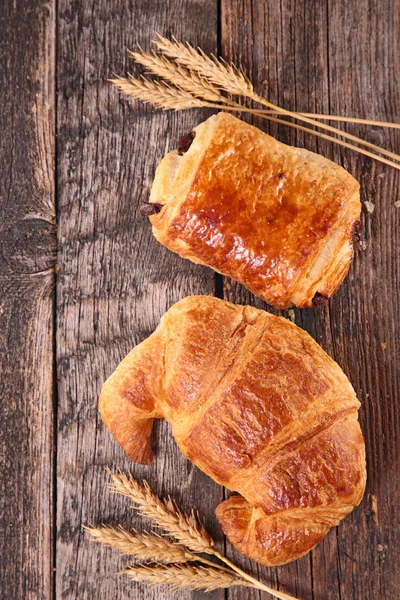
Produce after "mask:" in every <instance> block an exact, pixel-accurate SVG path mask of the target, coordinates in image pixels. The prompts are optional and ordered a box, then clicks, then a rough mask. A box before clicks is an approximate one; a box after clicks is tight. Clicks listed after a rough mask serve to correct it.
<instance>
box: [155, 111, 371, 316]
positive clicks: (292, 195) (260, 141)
mask: <svg viewBox="0 0 400 600" xmlns="http://www.w3.org/2000/svg"><path fill="white" fill-rule="evenodd" d="M195 132H196V137H195V139H194V142H193V143H192V145H191V147H190V149H189V150H188V152H187V153H186V154H185V155H184V156H178V155H177V153H176V151H173V152H170V153H169V154H167V156H166V157H165V158H164V159H163V160H162V162H161V163H160V165H159V167H158V169H157V174H156V178H155V182H154V185H153V189H152V193H151V198H150V201H151V202H156V203H161V204H163V205H164V208H163V209H162V210H161V212H160V213H159V214H157V215H153V216H151V217H150V220H151V222H152V225H153V233H154V235H155V237H156V238H157V239H158V241H159V242H161V243H162V244H164V245H165V246H167V248H169V249H170V250H172V251H174V252H177V253H178V254H180V255H181V256H183V257H184V258H188V259H190V260H192V261H193V262H196V263H201V264H204V265H208V266H210V267H212V268H213V269H215V270H216V271H218V272H221V273H223V274H225V275H229V276H230V277H232V278H233V279H236V280H237V281H240V282H241V283H243V284H244V285H246V286H247V287H248V288H249V289H250V290H251V291H252V292H254V293H255V294H256V295H257V296H260V298H263V299H264V300H265V301H267V302H269V303H270V304H273V305H275V306H278V307H280V308H285V307H287V306H289V305H290V304H295V305H296V306H300V307H301V306H312V305H313V304H312V299H313V297H314V295H315V293H317V292H318V293H319V294H322V295H324V296H327V297H329V296H330V295H331V294H333V293H334V292H335V291H336V289H337V288H338V287H339V285H340V283H341V282H342V280H343V278H344V277H345V275H346V273H347V271H348V268H349V265H350V261H351V258H352V254H353V250H352V239H351V238H352V233H353V226H354V223H355V222H356V221H357V220H358V218H359V215H360V211H361V204H360V201H359V184H358V182H357V181H356V180H355V179H354V178H353V177H352V176H351V175H350V174H349V173H347V171H345V170H344V169H342V168H341V167H339V166H338V165H336V164H335V163H333V162H331V161H329V160H328V159H326V158H323V157H322V156H319V155H317V154H314V153H312V152H309V151H307V150H303V149H300V148H293V147H290V146H286V145H285V144H281V143H280V142H278V141H276V140H275V139H274V138H272V137H270V136H269V135H267V134H265V133H263V132H261V131H260V130H258V129H257V128H255V127H252V126H250V125H248V124H246V123H244V122H242V121H240V120H239V119H236V118H235V117H233V116H232V115H228V114H225V113H219V114H218V115H216V116H213V117H211V118H210V119H208V120H207V121H205V122H204V123H202V124H201V125H199V126H198V127H197V128H196V129H195Z"/></svg>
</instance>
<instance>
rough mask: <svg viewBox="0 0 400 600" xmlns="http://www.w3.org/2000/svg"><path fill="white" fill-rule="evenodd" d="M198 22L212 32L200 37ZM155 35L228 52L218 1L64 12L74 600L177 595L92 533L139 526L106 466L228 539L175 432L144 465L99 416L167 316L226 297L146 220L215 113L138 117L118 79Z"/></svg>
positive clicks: (60, 481)
mask: <svg viewBox="0 0 400 600" xmlns="http://www.w3.org/2000/svg"><path fill="white" fill-rule="evenodd" d="M198 22H203V23H207V24H208V27H207V32H208V33H205V34H203V35H202V36H201V37H198V36H196V27H195V25H194V24H195V23H198ZM156 31H159V32H160V33H163V34H166V33H169V32H171V31H172V32H173V33H174V34H175V35H177V36H178V37H180V38H188V39H189V38H190V39H192V41H194V42H195V43H199V44H200V43H201V44H202V46H203V47H204V48H206V49H207V51H209V52H215V51H216V43H217V10H216V4H215V3H210V2H208V1H207V0H205V1H204V2H196V3H193V2H166V3H164V2H163V3H149V2H145V1H143V2H138V3H135V4H132V3H131V2H128V1H126V2H125V1H119V2H114V6H113V8H112V18H111V17H110V6H109V3H108V2H105V1H103V2H99V3H97V4H96V5H94V7H92V5H91V4H90V5H89V4H86V5H85V6H84V3H82V4H81V3H76V4H75V5H74V7H73V9H72V8H71V5H70V3H69V2H66V1H64V0H62V1H61V2H60V3H59V40H58V48H59V52H58V56H57V59H58V131H59V137H58V186H59V198H58V207H59V214H58V222H59V230H58V236H59V237H58V240H59V244H58V248H59V255H58V263H59V266H60V271H59V273H58V285H57V316H58V329H57V362H58V380H59V395H58V452H57V456H58V461H57V576H56V594H57V597H58V598H63V599H70V600H72V599H75V598H78V597H85V598H97V597H99V596H101V597H104V598H122V597H124V596H126V597H135V598H136V597H142V598H149V599H150V598H168V597H169V596H170V594H168V593H165V594H160V592H159V591H153V592H152V591H150V590H145V589H144V588H143V587H142V586H140V585H138V584H133V583H131V582H130V581H129V580H128V578H127V577H116V576H115V573H116V572H117V571H119V570H121V568H122V566H123V565H128V564H129V558H125V559H121V558H120V557H119V556H118V555H117V553H116V552H115V551H112V550H108V549H104V548H101V547H99V546H98V545H95V544H93V543H90V542H89V539H88V535H87V534H85V533H84V532H83V531H82V523H88V522H94V523H100V522H102V521H105V522H108V521H109V520H110V519H111V520H114V521H122V522H126V523H127V524H129V525H131V526H132V524H133V523H135V525H136V526H137V525H138V521H137V519H135V518H134V516H133V514H132V511H131V510H130V508H129V503H128V502H127V501H126V499H123V498H115V496H114V495H112V494H111V493H110V492H109V491H108V490H107V484H108V476H107V475H106V473H105V467H106V466H109V467H110V468H112V469H114V470H117V469H118V468H122V469H125V470H131V471H132V472H133V473H134V474H135V475H136V476H138V477H145V478H146V479H147V480H148V481H149V482H150V484H151V485H152V486H153V487H154V489H155V490H157V491H158V492H160V493H163V494H168V493H170V494H172V495H174V496H176V498H177V499H178V500H179V501H180V503H181V505H182V506H184V507H186V508H189V507H192V506H197V507H198V508H200V509H201V511H202V512H203V513H204V514H205V515H206V516H207V519H208V523H209V524H210V526H211V528H212V529H214V530H215V529H216V521H215V517H214V515H213V508H214V506H216V505H217V504H218V503H219V501H220V496H221V488H220V487H219V486H217V485H216V484H214V482H212V481H210V479H209V478H208V477H206V476H205V475H204V474H203V473H201V472H200V471H199V470H198V469H196V468H195V467H194V466H193V465H191V464H190V463H189V462H188V461H187V460H185V459H184V458H183V457H182V456H181V455H180V453H179V451H178V450H177V448H176V446H175V444H174V443H173V441H172V437H171V434H170V432H169V430H168V427H167V426H166V424H165V423H157V426H156V430H155V435H154V442H155V445H156V446H157V453H156V459H155V461H154V463H153V465H152V466H151V468H140V467H138V466H136V465H134V464H132V463H131V462H130V461H128V460H127V459H126V457H125V456H124V454H123V452H122V450H121V449H120V448H119V447H118V446H117V445H116V444H115V442H114V440H113V439H112V438H111V436H110V434H109V432H108V431H107V430H106V428H105V427H104V426H103V425H102V424H101V422H100V419H99V415H98V412H97V399H98V396H99V393H100V388H101V385H102V383H103V382H104V380H105V378H106V377H108V376H109V375H110V374H111V373H112V371H113V370H114V368H115V367H116V365H117V364H118V362H119V361H120V360H121V359H122V358H123V357H124V356H125V354H127V352H128V351H129V350H130V349H131V348H132V347H133V346H134V345H135V344H137V343H138V342H140V341H142V340H143V339H144V338H146V337H147V336H148V335H149V334H150V333H151V332H152V331H153V330H154V328H155V327H156V325H157V324H158V322H159V320H160V318H161V316H162V314H163V313H164V312H165V311H166V310H167V309H168V308H169V307H170V306H171V305H172V304H173V303H174V302H176V301H177V300H179V299H181V298H183V297H185V296H187V295H189V294H195V293H205V294H213V293H214V289H215V277H214V273H213V272H211V271H210V270H208V269H206V268H202V267H198V266H195V265H192V264H190V263H189V262H185V261H183V260H181V259H180V258H179V257H178V256H173V255H172V254H171V253H169V252H168V251H167V250H166V249H164V248H162V247H161V246H160V245H159V244H157V242H156V241H155V240H154V239H153V238H152V235H151V230H150V227H149V223H148V220H147V219H144V218H142V217H140V215H139V214H138V208H139V203H140V202H141V201H144V200H146V199H147V198H148V194H149V189H150V185H151V182H152V178H153V176H154V171H155V167H156V164H157V162H158V161H159V160H160V159H161V157H162V156H163V155H164V154H165V152H166V150H167V148H169V147H171V146H174V145H175V144H176V142H177V140H178V136H179V133H180V132H182V131H183V132H185V131H190V129H191V128H192V127H193V125H194V124H195V123H196V122H197V120H198V119H199V118H200V119H202V118H204V117H205V114H203V115H202V114H196V113H191V114H189V113H187V114H183V115H182V114H178V115H174V114H171V113H169V114H161V113H160V112H159V113H154V112H153V111H152V110H151V109H146V108H144V109H141V110H140V111H139V112H136V111H135V110H133V109H132V106H131V104H130V103H129V101H128V100H126V99H125V98H120V97H119V94H118V93H117V91H116V90H115V89H114V88H112V87H111V86H110V84H109V83H108V82H107V77H110V76H112V73H113V72H118V73H124V72H126V71H127V70H129V69H132V64H131V63H132V61H130V60H129V58H128V56H127V52H126V48H127V47H128V48H134V47H135V44H136V43H137V42H138V40H139V38H140V42H141V44H143V45H144V46H146V47H148V46H149V45H150V41H151V39H152V36H154V32H156ZM145 525H146V527H147V528H149V523H146V524H145ZM139 527H140V524H139ZM219 535H220V536H221V535H222V534H221V532H219ZM223 596H224V595H223V592H221V593H219V592H217V593H215V594H211V595H210V599H211V600H212V599H213V598H215V599H216V600H217V599H220V600H222V598H223ZM181 597H182V598H190V597H192V594H191V593H190V592H186V593H182V595H181ZM197 597H198V598H201V597H204V596H203V594H198V596H197Z"/></svg>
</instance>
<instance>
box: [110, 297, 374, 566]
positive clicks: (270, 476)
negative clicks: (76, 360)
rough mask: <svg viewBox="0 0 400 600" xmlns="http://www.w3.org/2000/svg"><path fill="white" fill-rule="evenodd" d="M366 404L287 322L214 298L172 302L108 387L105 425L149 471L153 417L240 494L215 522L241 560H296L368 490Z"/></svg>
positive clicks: (224, 506) (195, 459) (189, 453)
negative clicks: (362, 413)
mask: <svg viewBox="0 0 400 600" xmlns="http://www.w3.org/2000/svg"><path fill="white" fill-rule="evenodd" d="M358 408H359V402H358V400H357V398H356V395H355V393H354V390H353V388H352V386H351V384H350V383H349V381H348V379H347V377H346V376H345V375H344V373H343V371H342V370H341V369H340V367H339V366H338V365H337V364H336V363H335V362H334V361H333V360H332V359H331V358H330V357H329V356H328V355H327V354H325V352H324V351H323V350H322V349H321V348H320V347H319V346H318V344H317V343H316V342H314V341H313V340H312V338H311V337H310V336H309V335H308V334H307V333H305V332H304V331H302V330H301V329H299V328H298V327H296V326H295V325H293V324H292V323H290V322H289V321H288V320H286V319H284V318H281V317H275V316H273V315H271V314H269V313H267V312H264V311H261V310H257V309H255V308H252V307H250V306H234V305H232V304H230V303H228V302H225V301H223V300H219V299H217V298H213V297H208V296H192V297H188V298H185V299H184V300H182V301H180V302H178V303H177V304H175V305H174V306H173V307H172V308H170V310H169V311H168V312H167V313H166V314H165V315H164V316H163V318H162V320H161V323H160V325H159V326H158V327H157V329H156V331H155V332H154V333H153V334H152V335H151V336H150V337H149V338H147V339H146V340H145V341H144V342H142V343H141V344H139V345H138V346H136V348H134V349H133V350H132V351H131V352H130V353H129V354H128V356H127V357H126V358H125V359H124V360H123V361H122V362H121V364H120V365H119V366H118V368H117V369H116V371H115V372H114V373H113V374H112V375H111V377H110V378H109V379H108V380H107V381H106V383H105V384H104V386H103V389H102V392H101V397H100V403H99V409H100V412H101V416H102V418H103V421H104V422H105V424H106V425H107V427H108V428H109V429H110V431H111V433H112V434H113V435H114V437H115V438H116V440H117V441H118V442H119V443H120V444H121V446H122V447H123V448H124V450H125V451H126V453H127V455H128V456H129V458H131V459H132V460H134V461H137V462H139V463H143V464H149V463H150V462H151V460H152V457H153V453H152V449H151V446H150V434H151V429H152V423H153V419H160V418H164V419H166V420H167V421H168V423H169V424H170V425H171V427H172V433H173V435H174V437H175V440H176V442H177V444H178V446H179V448H180V450H181V451H182V452H183V454H184V455H185V456H187V457H188V458H189V459H190V460H191V461H192V462H193V463H195V464H196V465H197V466H198V467H199V468H200V469H201V470H202V471H204V472H205V473H207V475H209V476H210V477H212V478H213V479H214V480H215V481H216V482H218V483H219V484H221V485H224V486H226V487H228V488H229V489H231V490H234V491H236V492H239V494H240V495H239V496H232V497H231V498H229V499H228V500H225V501H224V502H222V503H221V504H220V505H219V506H218V507H217V509H216V514H217V517H218V519H219V521H220V523H221V525H222V528H223V530H224V532H225V533H226V535H227V536H228V538H229V539H230V541H231V542H232V543H233V544H234V545H235V546H236V548H238V549H239V550H240V551H241V552H242V553H243V554H246V555H247V556H250V557H251V558H253V559H255V560H257V561H258V562H260V563H263V564H266V565H279V564H283V563H286V562H289V561H291V560H294V559H296V558H299V557H300V556H302V555H303V554H305V553H306V552H308V551H309V550H311V548H313V547H314V546H315V545H316V544H317V543H318V542H319V541H320V540H321V539H322V538H323V537H324V536H325V535H326V533H327V532H328V531H329V529H330V527H332V526H334V525H337V524H338V522H339V521H340V520H341V519H342V518H343V517H345V516H346V515H347V514H348V513H350V512H351V510H352V509H353V507H354V506H356V505H357V504H358V503H359V502H360V500H361V498H362V496H363V492H364V487H365V479H366V472H365V450H364V441H363V437H362V433H361V430H360V426H359V423H358V420H357V411H358Z"/></svg>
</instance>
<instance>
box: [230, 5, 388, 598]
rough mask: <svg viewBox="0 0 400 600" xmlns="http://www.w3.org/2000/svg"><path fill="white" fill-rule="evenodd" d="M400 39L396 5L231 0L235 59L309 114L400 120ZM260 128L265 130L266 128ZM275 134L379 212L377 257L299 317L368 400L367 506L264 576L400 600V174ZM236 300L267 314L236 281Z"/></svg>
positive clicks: (378, 135)
mask: <svg viewBox="0 0 400 600" xmlns="http://www.w3.org/2000/svg"><path fill="white" fill-rule="evenodd" d="M399 34H400V29H399V7H398V4H396V3H395V2H393V1H391V0H385V1H384V2H379V3H378V2H376V1H375V0H361V1H356V0H353V1H351V2H348V1H346V2H345V1H344V0H342V1H340V2H322V1H319V2H315V3H310V2H305V1H302V2H299V1H295V0H281V2H278V3H252V2H251V1H250V0H222V53H223V55H224V57H225V58H227V59H233V60H235V61H239V62H241V63H242V64H243V65H244V67H245V69H246V71H247V72H248V73H249V74H250V76H251V77H252V80H253V81H254V83H255V84H256V88H257V90H259V91H261V92H262V93H264V94H266V95H267V96H268V97H269V98H270V99H271V100H272V101H274V102H275V101H276V102H278V104H280V105H281V106H285V107H286V108H289V109H297V110H299V111H301V110H303V111H313V112H329V111H330V112H331V113H332V114H347V115H356V116H360V117H370V118H376V119H382V120H398V117H399V115H398V106H399V100H400V97H399V90H400V86H399V77H400V70H399V54H398V51H397V41H396V40H398V37H399ZM255 122H256V123H257V125H260V120H258V121H255ZM261 125H262V124H261ZM264 127H265V125H264ZM265 129H266V130H267V127H265ZM348 130H349V131H351V132H353V131H354V132H355V133H356V134H357V133H360V134H361V133H363V135H364V136H366V137H367V138H368V139H371V140H374V142H375V143H377V142H378V143H382V145H385V146H387V147H391V148H393V149H397V150H398V149H399V148H400V136H399V135H398V134H395V133H394V132H390V133H388V132H385V130H378V129H374V128H366V127H364V128H362V127H355V126H348ZM270 131H271V133H272V134H273V135H277V136H278V137H279V139H280V140H281V141H284V142H286V143H290V144H297V145H301V146H303V145H304V146H305V147H307V148H308V149H310V150H316V151H319V152H320V153H321V154H324V155H325V156H327V157H328V158H332V159H334V160H336V162H339V163H340V164H342V165H343V166H344V167H345V168H347V169H348V170H349V171H350V172H351V173H352V174H353V175H354V176H355V177H356V178H357V179H359V180H360V182H361V186H362V200H367V199H368V200H369V201H372V202H373V203H374V204H376V211H375V213H374V214H373V215H369V214H366V213H364V214H363V222H364V224H365V227H366V231H367V238H368V240H369V246H368V249H367V251H366V252H364V253H362V254H358V255H356V257H355V260H354V263H353V265H352V267H351V270H350V274H349V276H348V278H347V279H346V281H345V283H344V284H343V285H342V287H341V289H340V291H339V292H338V293H337V294H336V296H335V298H334V299H333V300H332V301H330V303H329V306H328V307H326V308H325V309H323V310H320V311H313V310H303V311H299V310H296V311H295V319H296V323H297V324H298V325H300V326H302V327H303V328H304V329H306V330H307V331H309V332H310V333H311V335H313V337H314V338H315V339H316V340H317V341H318V342H319V343H320V344H321V345H322V347H323V348H324V349H325V350H326V351H327V352H328V353H329V354H330V355H331V356H333V357H334V358H335V359H336V360H337V361H338V363H339V364H340V365H341V366H342V367H343V369H344V370H345V372H346V373H347V375H348V376H349V378H350V379H351V381H352V383H353V385H354V387H355V389H356V392H357V394H358V396H359V398H360V400H361V402H362V408H361V412H360V420H361V425H362V428H363V432H364V435H365V441H366V446H367V457H368V484H367V491H366V494H365V498H364V500H363V502H362V504H361V506H360V507H359V508H358V509H357V510H355V511H354V512H353V513H352V515H351V516H350V517H348V518H347V519H345V521H344V522H342V524H341V525H340V526H339V527H338V528H337V529H336V530H333V531H331V532H330V534H329V535H328V536H327V538H326V539H325V540H324V542H323V543H321V544H320V545H319V546H318V547H317V548H316V549H315V550H314V551H313V552H312V553H310V554H309V555H308V556H307V557H304V558H303V559H301V560H300V561H297V562H296V563H292V564H290V565H287V566H284V567H280V568H277V569H257V568H256V565H254V566H253V569H254V571H255V572H260V574H261V576H262V577H263V578H264V579H265V580H269V581H271V582H272V583H274V582H275V583H276V584H277V585H278V586H279V587H281V588H284V589H287V590H289V591H291V592H292V593H294V594H295V595H298V596H299V597H301V598H303V599H304V600H305V599H308V598H310V599H311V598H315V599H317V598H318V599H320V598H324V600H326V599H332V600H333V599H334V598H335V599H336V598H346V600H350V599H353V600H356V599H357V600H361V599H370V600H373V599H375V598H395V597H396V598H397V597H398V596H399V594H400V579H399V577H400V574H399V569H398V565H399V563H400V524H399V518H398V515H399V511H400V481H399V477H398V468H399V456H400V419H399V409H398V402H397V398H398V397H399V386H400V373H399V369H398V361H399V358H398V353H399V348H400V327H399V322H400V301H399V294H398V286H399V283H398V282H399V272H400V256H399V250H398V244H399V242H398V231H399V226H400V211H399V210H398V209H395V208H394V206H393V204H394V202H395V201H396V200H398V198H399V176H398V173H397V172H395V171H394V170H391V169H390V168H385V167H384V166H381V165H380V164H378V163H376V162H372V161H370V160H369V159H363V158H361V157H359V156H357V155H356V154H355V153H351V152H350V151H342V150H339V149H338V148H337V147H335V148H333V147H332V146H331V145H330V144H329V143H328V142H322V143H321V142H320V143H317V142H316V140H315V138H313V137H312V136H306V137H305V136H304V135H303V134H299V133H296V132H294V131H293V130H289V129H287V130H285V129H284V128H283V127H279V128H278V127H276V126H275V125H271V128H270ZM396 232H397V234H396ZM225 297H226V298H228V299H230V300H232V301H234V302H242V303H244V302H250V303H252V304H256V305H258V306H262V303H260V302H259V301H258V300H256V299H254V298H253V297H252V296H251V295H250V294H249V293H248V292H247V291H245V290H244V289H243V288H241V287H240V286H239V285H237V284H232V283H231V282H230V281H226V283H225ZM267 308H270V307H267ZM273 312H277V311H273ZM283 314H285V313H283ZM286 315H287V313H286ZM233 554H235V553H233ZM256 596H257V594H254V597H256ZM229 597H230V598H240V597H241V596H240V591H236V590H235V591H231V592H230V593H229ZM249 597H252V596H249Z"/></svg>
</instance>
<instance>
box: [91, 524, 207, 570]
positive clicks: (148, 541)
mask: <svg viewBox="0 0 400 600" xmlns="http://www.w3.org/2000/svg"><path fill="white" fill-rule="evenodd" d="M85 530H86V531H87V532H88V533H90V535H92V536H93V537H94V539H95V540H96V541H97V542H101V543H102V544H105V545H106V546H111V547H112V548H116V549H117V550H119V551H120V552H121V554H129V555H131V556H135V558H136V559H137V560H139V561H147V560H151V561H154V562H159V563H165V564H168V563H185V562H188V561H189V560H196V557H195V555H194V554H193V553H192V552H189V551H188V550H187V549H186V548H184V547H183V546H180V545H179V544H176V543H174V542H171V541H170V540H168V539H167V538H165V537H161V536H158V535H154V534H149V533H137V532H135V533H131V532H130V531H127V530H126V529H124V528H123V527H121V526H119V527H118V528H115V527H110V526H103V527H100V528H97V527H85Z"/></svg>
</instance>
